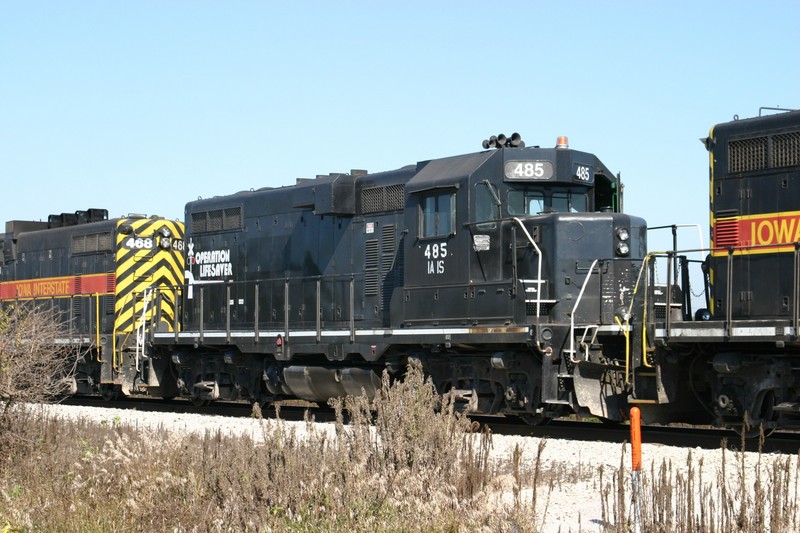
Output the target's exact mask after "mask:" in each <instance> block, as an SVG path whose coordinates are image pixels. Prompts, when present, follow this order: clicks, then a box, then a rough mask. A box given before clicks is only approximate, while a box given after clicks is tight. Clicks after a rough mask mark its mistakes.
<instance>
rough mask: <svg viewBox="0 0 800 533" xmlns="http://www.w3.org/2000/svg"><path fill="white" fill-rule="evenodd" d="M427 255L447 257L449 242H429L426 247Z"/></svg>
mask: <svg viewBox="0 0 800 533" xmlns="http://www.w3.org/2000/svg"><path fill="white" fill-rule="evenodd" d="M425 257H426V258H428V259H439V258H440V257H442V258H444V257H447V243H446V242H443V243H436V244H429V245H428V246H426V247H425Z"/></svg>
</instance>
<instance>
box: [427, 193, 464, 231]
mask: <svg viewBox="0 0 800 533" xmlns="http://www.w3.org/2000/svg"><path fill="white" fill-rule="evenodd" d="M420 204H421V205H420V206H421V208H422V209H421V212H420V215H421V218H422V220H421V221H420V222H421V223H420V228H421V235H420V237H422V238H425V237H445V236H447V235H450V234H451V233H454V228H455V219H456V195H455V193H454V192H444V193H441V192H440V193H435V194H428V195H425V196H423V197H422V201H421V202H420Z"/></svg>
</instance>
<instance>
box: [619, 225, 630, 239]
mask: <svg viewBox="0 0 800 533" xmlns="http://www.w3.org/2000/svg"><path fill="white" fill-rule="evenodd" d="M630 238H631V234H630V232H629V231H628V228H617V239H619V240H621V241H627V240H628V239H630Z"/></svg>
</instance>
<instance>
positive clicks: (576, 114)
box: [0, 0, 800, 245]
mask: <svg viewBox="0 0 800 533" xmlns="http://www.w3.org/2000/svg"><path fill="white" fill-rule="evenodd" d="M799 21H800V2H799V1H778V2H758V3H756V2H752V3H744V2H732V1H729V2H720V1H710V2H698V1H692V2H688V1H676V2H663V1H659V2H524V1H520V2H485V1H484V2H416V1H404V2H392V3H389V2H347V1H340V2H333V1H331V2H267V1H264V2H255V1H253V2H246V1H231V2H202V1H194V2H188V1H169V2H150V1H136V2H109V1H102V2H99V1H98V2H88V1H80V0H78V1H73V2H60V1H59V2H56V1H53V2H37V1H8V0H0V176H2V182H3V202H2V209H1V210H2V216H0V219H2V220H11V219H28V220H39V219H46V217H47V215H48V214H50V213H60V212H62V211H63V212H71V211H75V210H77V209H85V208H88V207H104V208H107V209H108V210H109V212H110V214H111V215H112V216H119V215H122V214H127V213H148V214H159V215H162V216H166V217H169V218H182V217H183V208H184V204H185V203H186V202H187V201H189V200H192V199H196V198H197V197H210V196H214V195H222V194H228V193H233V192H236V191H239V190H244V189H250V188H258V187H263V186H278V185H288V184H292V183H294V181H295V179H296V178H299V177H313V176H314V175H316V174H326V173H329V172H342V171H348V170H349V169H351V168H363V169H368V170H370V171H380V170H388V169H393V168H397V167H400V166H403V165H405V164H408V163H414V162H416V161H419V160H426V159H431V158H436V157H443V156H448V155H454V154H458V153H466V152H471V151H477V150H480V142H481V140H483V139H485V138H487V137H488V136H489V135H492V134H497V133H500V132H504V133H506V134H510V133H511V132H513V131H518V132H520V133H521V134H522V136H523V139H524V140H525V141H526V142H527V143H528V144H540V145H543V146H546V145H550V144H554V143H555V140H556V137H557V136H558V135H567V136H569V139H570V144H571V147H572V148H575V149H580V150H585V151H589V152H593V153H595V154H597V155H598V156H599V157H600V159H601V160H603V161H604V162H605V164H606V165H607V166H608V167H609V168H611V169H612V170H614V171H619V172H621V173H622V177H623V180H624V182H625V184H626V189H625V193H626V198H625V207H626V211H628V212H629V213H634V214H639V215H641V216H644V217H645V218H646V219H647V220H648V221H649V222H650V224H651V225H661V224H670V223H697V224H703V225H705V224H706V223H707V220H708V170H707V163H708V157H707V154H706V152H705V150H704V148H703V147H702V145H701V144H700V142H699V141H698V139H699V138H700V137H703V136H705V135H707V133H708V130H709V128H710V127H711V126H712V125H713V124H715V123H719V122H725V121H728V120H730V119H731V118H732V117H733V115H734V114H738V115H739V116H740V117H749V116H754V115H756V114H758V108H759V106H782V107H787V108H792V107H794V108H798V107H800V60H798V58H797V51H798V50H800V29H798V28H800V26H798V22H799ZM704 238H706V239H707V231H704ZM694 240H695V241H696V238H695V239H694ZM656 241H657V239H656ZM651 242H652V241H651ZM688 244H689V243H687V245H688Z"/></svg>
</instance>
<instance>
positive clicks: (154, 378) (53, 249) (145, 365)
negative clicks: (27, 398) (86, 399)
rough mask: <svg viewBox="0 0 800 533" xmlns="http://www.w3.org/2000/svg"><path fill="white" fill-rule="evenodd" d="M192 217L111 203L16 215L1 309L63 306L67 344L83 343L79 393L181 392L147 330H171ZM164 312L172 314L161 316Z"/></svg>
mask: <svg viewBox="0 0 800 533" xmlns="http://www.w3.org/2000/svg"><path fill="white" fill-rule="evenodd" d="M182 238H183V224H182V223H181V222H175V221H169V220H166V219H163V218H159V217H150V218H148V217H143V216H129V217H126V218H114V219H110V220H109V219H108V211H106V210H105V209H89V210H86V211H77V212H75V213H62V214H60V215H50V217H49V218H48V220H47V221H46V222H45V221H20V220H15V221H10V222H8V223H6V232H5V233H3V234H0V247H2V251H3V257H2V263H0V308H2V309H4V310H10V309H11V308H14V307H24V308H26V309H31V310H32V309H35V308H41V307H45V308H48V309H53V310H56V311H57V313H58V316H59V317H60V318H61V319H62V322H63V337H62V338H60V339H58V342H59V343H61V344H63V345H65V346H69V347H71V348H74V349H75V354H76V358H77V360H76V362H75V369H74V380H73V382H72V391H73V393H77V394H92V395H98V394H99V395H104V396H106V397H114V396H116V395H117V394H119V393H123V394H126V395H127V394H136V393H142V394H150V395H158V396H174V395H175V391H174V380H173V379H172V378H171V374H170V372H171V369H170V367H169V365H170V361H169V358H166V359H164V358H162V359H151V358H150V357H149V355H148V353H147V350H146V343H145V342H144V341H145V339H146V335H145V333H146V330H148V329H150V328H155V327H158V328H161V329H165V330H170V329H171V328H172V327H173V326H174V324H175V320H174V319H172V318H171V317H173V316H174V310H175V300H176V297H177V294H176V293H175V291H174V290H173V291H170V290H162V291H159V294H160V297H159V301H157V302H156V300H155V293H154V292H152V288H153V287H154V286H162V287H176V286H177V285H178V284H179V283H181V282H182V281H183V272H184V266H183V241H182ZM156 317H160V318H161V319H164V321H163V322H162V323H161V324H156V322H155V320H156Z"/></svg>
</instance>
